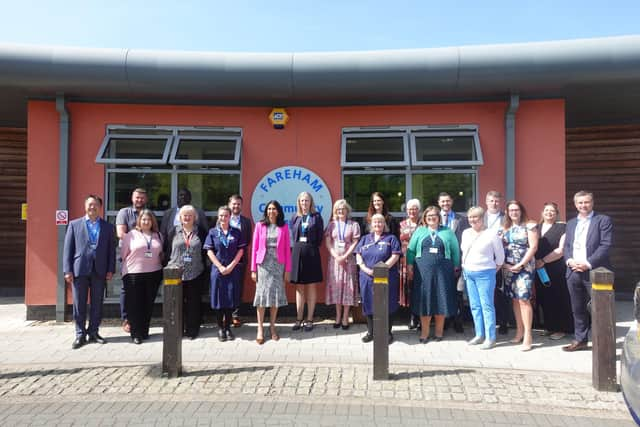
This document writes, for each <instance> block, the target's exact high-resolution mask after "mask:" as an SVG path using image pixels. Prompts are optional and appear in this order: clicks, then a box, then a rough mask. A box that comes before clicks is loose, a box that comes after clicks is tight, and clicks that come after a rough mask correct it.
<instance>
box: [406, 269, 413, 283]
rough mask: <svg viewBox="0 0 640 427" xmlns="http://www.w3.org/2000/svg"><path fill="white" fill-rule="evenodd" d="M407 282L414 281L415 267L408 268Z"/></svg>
mask: <svg viewBox="0 0 640 427" xmlns="http://www.w3.org/2000/svg"><path fill="white" fill-rule="evenodd" d="M407 280H413V267H412V266H410V265H408V266H407Z"/></svg>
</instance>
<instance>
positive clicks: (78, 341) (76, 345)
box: [71, 337, 87, 350]
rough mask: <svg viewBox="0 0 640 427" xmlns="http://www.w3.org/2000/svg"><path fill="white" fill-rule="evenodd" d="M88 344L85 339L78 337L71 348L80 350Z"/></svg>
mask: <svg viewBox="0 0 640 427" xmlns="http://www.w3.org/2000/svg"><path fill="white" fill-rule="evenodd" d="M86 343H87V341H86V340H85V339H84V337H76V339H75V341H74V342H73V344H71V348H72V349H74V350H75V349H78V348H80V347H82V346H83V345H85V344H86Z"/></svg>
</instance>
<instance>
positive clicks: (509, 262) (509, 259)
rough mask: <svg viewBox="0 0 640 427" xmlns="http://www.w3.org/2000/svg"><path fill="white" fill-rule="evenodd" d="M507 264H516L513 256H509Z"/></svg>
mask: <svg viewBox="0 0 640 427" xmlns="http://www.w3.org/2000/svg"><path fill="white" fill-rule="evenodd" d="M507 264H514V262H513V257H510V256H508V257H507Z"/></svg>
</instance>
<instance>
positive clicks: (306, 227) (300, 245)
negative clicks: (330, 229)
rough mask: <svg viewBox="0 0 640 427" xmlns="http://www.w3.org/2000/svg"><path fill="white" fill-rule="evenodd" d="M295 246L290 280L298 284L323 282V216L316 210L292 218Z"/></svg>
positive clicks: (292, 253) (292, 254) (292, 252)
mask: <svg viewBox="0 0 640 427" xmlns="http://www.w3.org/2000/svg"><path fill="white" fill-rule="evenodd" d="M290 223H291V230H292V232H293V248H292V251H291V272H290V273H289V279H290V280H289V281H290V282H291V283H295V284H296V285H307V284H310V283H319V282H322V263H321V260H320V245H321V244H322V239H323V238H324V223H323V222H322V216H320V214H319V213H317V212H315V213H312V214H309V215H305V216H297V215H296V216H294V217H293V218H291V222H290Z"/></svg>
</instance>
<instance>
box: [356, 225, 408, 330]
mask: <svg viewBox="0 0 640 427" xmlns="http://www.w3.org/2000/svg"><path fill="white" fill-rule="evenodd" d="M370 229H371V232H370V233H369V234H367V235H365V236H364V237H362V238H361V239H360V242H358V246H357V247H356V250H355V253H356V262H357V263H358V266H359V267H360V297H361V298H362V312H363V314H364V315H365V316H366V317H367V334H366V335H365V336H364V337H362V342H370V341H372V340H373V267H374V266H375V265H376V264H377V263H379V262H381V261H382V262H384V263H385V264H387V266H389V342H391V341H393V335H392V334H391V316H392V315H393V313H394V312H395V311H396V310H397V309H398V305H399V294H398V292H399V288H400V274H399V272H398V260H399V259H400V256H401V255H402V248H401V246H400V241H399V240H398V238H397V237H396V236H394V235H393V234H390V233H387V232H385V218H384V216H383V215H381V214H374V215H373V216H372V217H371V224H370Z"/></svg>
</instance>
